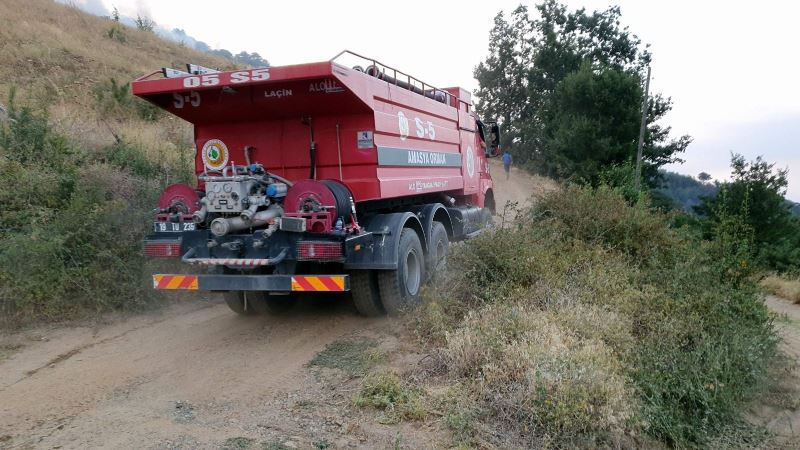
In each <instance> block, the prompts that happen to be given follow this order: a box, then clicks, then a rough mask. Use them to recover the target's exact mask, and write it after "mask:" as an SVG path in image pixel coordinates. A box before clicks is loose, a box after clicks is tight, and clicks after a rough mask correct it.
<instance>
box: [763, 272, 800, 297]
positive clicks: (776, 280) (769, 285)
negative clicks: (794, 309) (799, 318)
mask: <svg viewBox="0 0 800 450" xmlns="http://www.w3.org/2000/svg"><path fill="white" fill-rule="evenodd" d="M761 287H763V288H764V289H765V290H766V291H767V292H769V293H770V294H772V295H776V296H778V297H781V298H785V299H786V300H790V301H792V302H794V303H800V277H798V278H796V279H792V278H790V277H788V276H778V275H769V276H767V277H765V278H764V279H763V280H761Z"/></svg>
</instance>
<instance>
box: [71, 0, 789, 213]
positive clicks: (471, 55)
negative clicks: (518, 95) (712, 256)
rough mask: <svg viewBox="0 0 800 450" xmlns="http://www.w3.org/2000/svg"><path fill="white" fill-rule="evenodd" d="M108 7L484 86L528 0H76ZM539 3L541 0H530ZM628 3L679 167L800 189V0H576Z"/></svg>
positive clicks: (247, 46)
mask: <svg viewBox="0 0 800 450" xmlns="http://www.w3.org/2000/svg"><path fill="white" fill-rule="evenodd" d="M72 2H73V3H77V4H84V5H85V6H86V7H88V8H90V9H94V10H96V11H95V12H99V10H102V9H103V8H105V9H106V10H110V9H111V8H112V7H113V6H116V7H117V8H119V10H120V12H122V14H125V15H131V16H136V14H146V15H149V16H150V17H151V18H152V19H153V20H155V21H156V22H157V23H158V24H160V25H162V26H165V27H167V28H173V27H177V28H182V29H184V30H185V31H186V33H187V34H189V35H190V36H193V37H195V38H197V39H199V40H202V41H205V42H207V43H208V44H210V45H211V46H212V47H215V48H226V49H228V50H230V51H232V52H234V53H236V52H239V51H242V50H246V51H249V52H254V51H255V52H258V53H259V54H261V56H263V57H264V58H266V59H268V60H269V61H270V63H271V64H272V65H284V64H293V63H302V62H311V61H319V60H325V59H329V58H331V57H332V56H333V55H335V54H336V53H338V52H339V51H340V50H343V49H350V50H353V51H356V52H359V53H362V54H365V55H368V56H372V57H374V58H376V59H378V60H380V61H381V62H383V63H385V64H389V65H391V66H394V67H397V68H398V69H401V70H404V71H407V72H409V73H411V74H412V75H415V76H416V77H417V78H420V79H422V80H424V81H426V82H428V83H430V84H433V85H436V86H439V87H448V86H453V85H460V86H462V87H465V88H467V89H469V90H474V89H475V88H476V87H477V82H476V81H475V79H474V78H473V77H472V72H473V69H474V67H475V65H476V64H478V62H480V61H481V60H482V59H483V58H484V57H485V56H486V54H487V52H488V33H489V29H490V28H491V26H492V21H493V18H494V16H495V14H497V12H499V11H500V10H504V11H507V12H508V11H511V10H513V9H514V8H515V7H516V6H517V5H519V4H520V1H519V0H494V1H492V2H463V1H457V0H446V1H419V0H406V1H402V2H379V1H375V0H371V1H347V0H341V1H339V2H325V1H288V2H265V1H255V0H252V1H248V0H239V1H236V2H232V1H224V2H212V1H202V0H169V1H156V0H74V1H72ZM523 3H524V4H526V5H529V6H530V7H531V9H533V8H532V7H533V4H534V3H533V2H523ZM564 3H566V4H567V5H568V6H569V7H571V8H579V7H586V8H587V9H588V10H596V9H605V8H607V7H608V6H609V5H610V4H618V5H619V6H620V7H621V8H622V23H623V24H624V25H627V26H629V27H630V29H631V31H633V32H634V33H636V34H637V35H639V37H640V38H641V39H642V40H643V41H644V42H645V43H649V44H651V46H652V47H651V51H652V53H653V65H652V67H653V81H652V84H651V88H652V89H651V90H652V91H654V92H661V93H664V94H666V95H668V96H671V97H672V99H673V101H674V109H673V111H672V113H670V114H669V115H668V116H667V118H666V120H665V124H668V125H671V126H672V127H673V134H674V135H675V136H678V135H682V134H689V135H691V136H692V137H693V138H694V142H693V143H692V145H690V146H689V149H688V150H687V152H686V154H685V155H684V159H686V163H685V164H682V165H675V166H672V167H669V169H670V170H675V171H677V172H681V173H686V174H689V175H694V176H696V175H697V174H698V173H699V172H701V171H706V172H709V173H710V174H712V176H714V178H716V179H724V178H726V177H727V175H728V173H729V170H728V163H729V160H730V153H731V152H737V153H742V154H744V155H746V156H747V157H749V158H755V157H756V156H757V155H764V157H765V158H766V159H767V160H768V161H772V162H776V163H777V164H778V166H780V167H789V169H790V174H789V177H790V184H789V195H788V196H789V197H790V198H792V199H794V200H796V201H800V152H799V151H798V148H797V147H798V145H800V87H798V86H800V85H799V84H798V82H797V78H798V72H800V70H798V69H800V59H798V58H797V54H798V44H800V39H798V32H797V26H796V21H797V18H798V17H800V2H790V1H775V0H764V1H760V2H752V1H748V2H744V1H710V0H706V1H697V0H692V1H688V0H673V1H670V2H649V1H648V2H645V1H641V0H639V1H636V0H619V1H614V2H609V1H603V0H565V1H564Z"/></svg>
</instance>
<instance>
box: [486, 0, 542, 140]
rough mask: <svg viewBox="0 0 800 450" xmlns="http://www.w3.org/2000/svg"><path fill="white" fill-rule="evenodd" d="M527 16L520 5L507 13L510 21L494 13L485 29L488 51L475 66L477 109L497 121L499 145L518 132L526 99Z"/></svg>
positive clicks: (517, 134) (527, 61) (527, 60)
mask: <svg viewBox="0 0 800 450" xmlns="http://www.w3.org/2000/svg"><path fill="white" fill-rule="evenodd" d="M527 15H528V8H526V7H525V6H522V5H520V6H519V7H517V9H515V10H514V11H513V12H512V13H511V18H512V22H511V23H509V22H507V21H506V20H505V16H504V14H503V13H502V12H501V13H498V14H497V16H495V18H494V27H493V28H492V30H491V31H490V32H489V49H490V54H489V56H488V57H487V58H486V61H485V62H481V63H480V64H478V66H477V67H476V68H475V78H477V79H478V80H479V83H480V88H479V89H478V92H477V96H478V99H479V101H478V102H477V105H476V106H477V109H478V111H479V112H480V114H481V115H482V116H483V117H488V118H492V119H495V120H498V121H499V122H500V123H501V125H502V126H503V131H504V133H503V134H502V139H503V141H502V142H501V146H503V147H506V146H508V145H509V144H510V143H511V142H512V141H513V140H514V138H516V137H518V136H519V135H520V130H519V129H518V128H517V126H518V124H519V118H520V117H521V115H522V111H523V110H524V109H525V104H526V102H527V92H526V91H527V89H526V70H527V67H528V65H529V58H530V55H529V54H528V51H529V46H528V45H527V43H526V41H525V39H526V34H527V29H526V26H527V22H526V21H525V18H526V17H527Z"/></svg>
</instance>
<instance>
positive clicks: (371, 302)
mask: <svg viewBox="0 0 800 450" xmlns="http://www.w3.org/2000/svg"><path fill="white" fill-rule="evenodd" d="M350 293H351V294H352V295H353V304H354V305H355V306H356V311H358V313H359V314H361V315H362V316H366V317H378V316H383V315H385V314H386V310H385V309H384V308H383V303H381V296H380V290H379V288H378V276H377V274H376V273H375V271H373V270H355V271H353V272H350Z"/></svg>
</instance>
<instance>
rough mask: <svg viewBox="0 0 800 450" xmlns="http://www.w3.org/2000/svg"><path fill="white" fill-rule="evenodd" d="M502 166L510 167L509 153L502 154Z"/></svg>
mask: <svg viewBox="0 0 800 450" xmlns="http://www.w3.org/2000/svg"><path fill="white" fill-rule="evenodd" d="M503 165H504V166H510V165H511V154H510V153H503Z"/></svg>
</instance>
